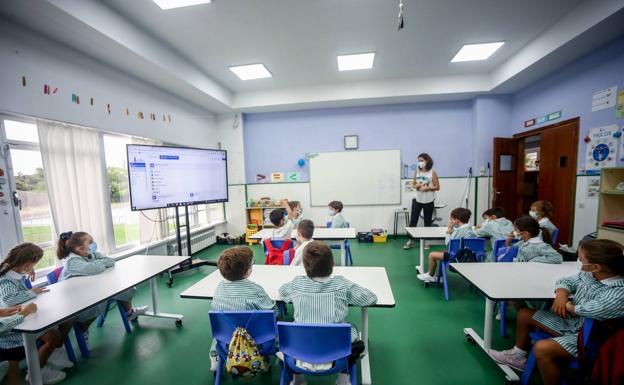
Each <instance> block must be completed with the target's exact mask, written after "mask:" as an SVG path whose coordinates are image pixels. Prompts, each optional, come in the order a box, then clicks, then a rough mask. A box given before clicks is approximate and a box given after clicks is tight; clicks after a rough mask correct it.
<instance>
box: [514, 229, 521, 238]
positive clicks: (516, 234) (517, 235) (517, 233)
mask: <svg viewBox="0 0 624 385" xmlns="http://www.w3.org/2000/svg"><path fill="white" fill-rule="evenodd" d="M513 235H514V237H516V238H518V237H519V236H520V233H519V232H517V231H516V230H514V231H513Z"/></svg>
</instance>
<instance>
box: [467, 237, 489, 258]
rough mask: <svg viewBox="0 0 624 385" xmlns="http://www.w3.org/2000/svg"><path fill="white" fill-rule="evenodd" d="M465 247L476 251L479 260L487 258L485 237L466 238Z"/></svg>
mask: <svg viewBox="0 0 624 385" xmlns="http://www.w3.org/2000/svg"><path fill="white" fill-rule="evenodd" d="M464 248H465V249H468V250H470V251H472V252H473V253H475V255H476V257H477V261H479V262H483V261H484V260H485V239H484V238H464Z"/></svg>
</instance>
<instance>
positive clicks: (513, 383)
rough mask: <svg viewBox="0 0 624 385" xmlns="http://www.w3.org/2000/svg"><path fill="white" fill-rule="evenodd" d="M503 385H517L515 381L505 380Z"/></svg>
mask: <svg viewBox="0 0 624 385" xmlns="http://www.w3.org/2000/svg"><path fill="white" fill-rule="evenodd" d="M505 385H518V382H517V381H510V380H505Z"/></svg>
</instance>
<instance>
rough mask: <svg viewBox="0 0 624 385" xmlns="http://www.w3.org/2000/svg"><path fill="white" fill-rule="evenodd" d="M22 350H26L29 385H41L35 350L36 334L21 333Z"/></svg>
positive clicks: (37, 353) (37, 355)
mask: <svg viewBox="0 0 624 385" xmlns="http://www.w3.org/2000/svg"><path fill="white" fill-rule="evenodd" d="M22 337H23V338H24V349H25V350H26V363H27V364H28V373H29V376H30V384H31V385H42V384H43V380H42V379H41V368H40V367H39V350H38V349H37V334H34V333H22Z"/></svg>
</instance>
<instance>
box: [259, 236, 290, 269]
mask: <svg viewBox="0 0 624 385" xmlns="http://www.w3.org/2000/svg"><path fill="white" fill-rule="evenodd" d="M282 242H283V243H282V246H281V247H280V248H277V247H275V246H273V244H272V243H271V240H270V239H265V240H264V247H266V250H267V254H266V258H265V259H264V264H265V265H283V264H284V252H285V251H286V250H291V251H290V255H294V253H295V251H294V249H293V248H292V244H293V242H292V240H291V239H284V240H283V241H282Z"/></svg>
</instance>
